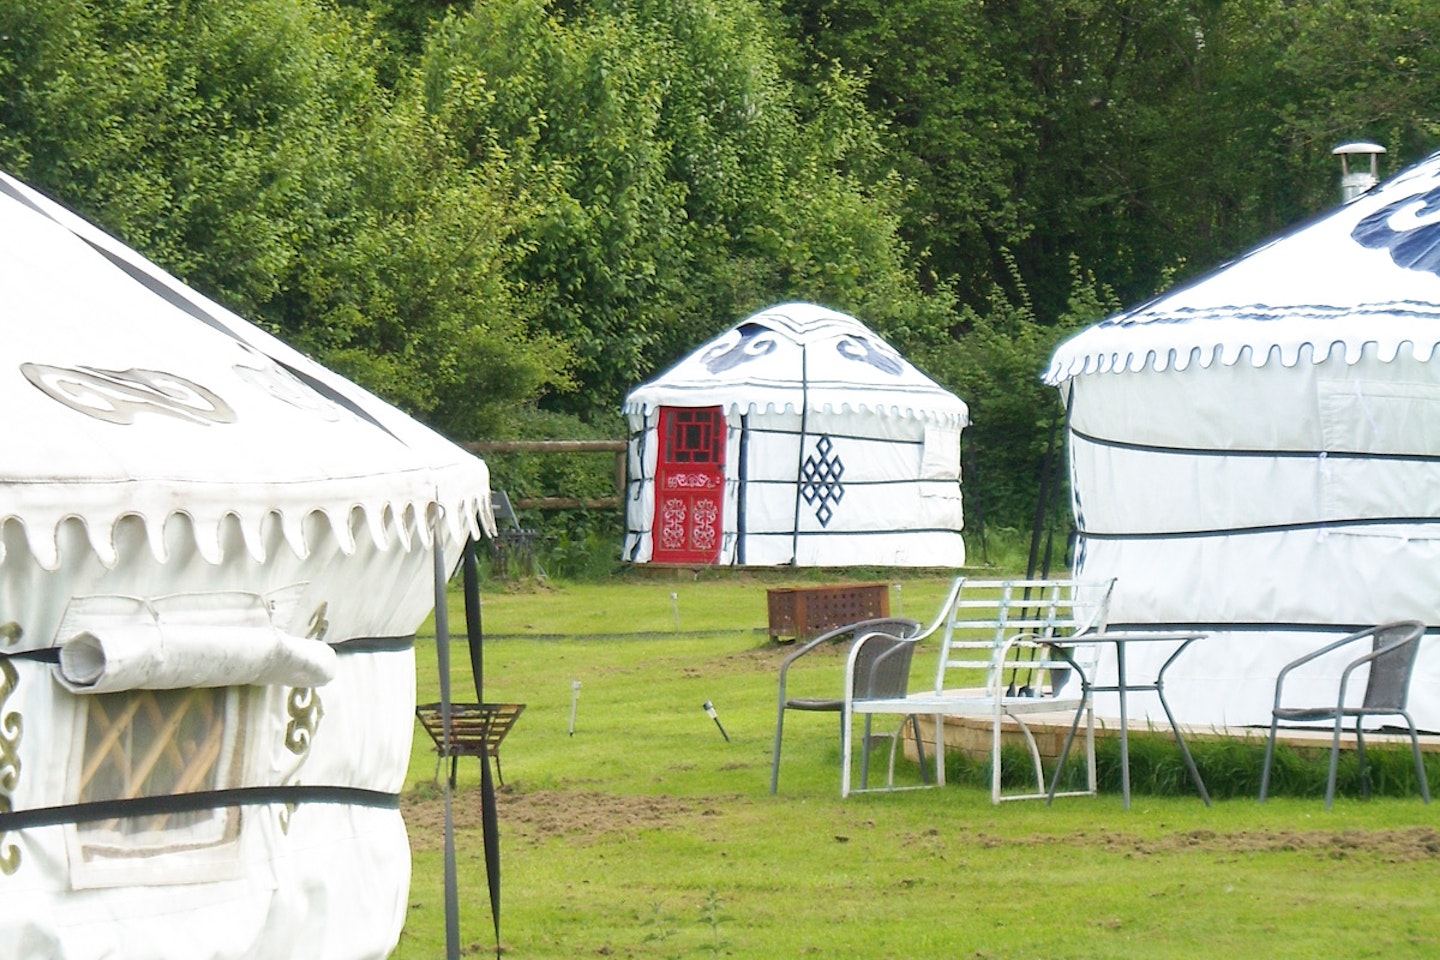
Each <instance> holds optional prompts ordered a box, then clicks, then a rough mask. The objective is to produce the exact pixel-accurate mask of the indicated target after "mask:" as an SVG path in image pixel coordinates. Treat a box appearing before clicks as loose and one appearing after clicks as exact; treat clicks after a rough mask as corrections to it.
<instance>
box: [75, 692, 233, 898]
mask: <svg viewBox="0 0 1440 960" xmlns="http://www.w3.org/2000/svg"><path fill="white" fill-rule="evenodd" d="M247 698H248V688H244V687H211V688H189V689H180V690H131V691H126V692H124V693H108V694H97V695H94V696H85V697H78V698H77V700H78V701H79V704H80V706H79V711H80V713H81V717H82V722H83V725H84V732H83V736H80V737H78V738H77V744H78V748H79V753H80V756H79V757H78V758H77V759H78V768H77V767H72V770H77V769H78V781H79V783H78V791H77V794H76V798H75V799H76V801H77V802H78V803H96V802H103V801H109V800H124V799H130V798H134V797H156V796H170V795H175V794H184V793H196V792H201V791H208V790H220V789H225V788H227V787H232V786H235V785H236V784H237V783H238V782H239V780H240V769H239V767H240V758H241V749H240V747H241V740H242V736H241V729H242V724H241V722H240V717H241V716H242V715H243V713H244V706H245V701H246V700H247ZM72 832H73V837H72V843H71V867H72V870H73V871H75V872H76V873H77V874H78V875H79V876H81V877H82V878H83V877H84V876H85V875H86V873H87V868H92V867H97V866H98V867H99V868H100V873H101V875H104V874H106V873H108V872H110V871H106V870H105V868H104V866H103V864H105V862H106V861H117V860H118V861H121V862H123V861H126V860H132V861H133V859H134V858H135V857H136V856H137V855H151V854H159V853H166V852H172V851H193V850H197V849H203V848H206V847H214V846H217V845H222V844H227V843H229V842H230V841H233V840H234V839H235V837H236V836H237V834H238V832H239V814H238V812H237V811H236V810H235V809H234V808H224V807H222V808H219V809H211V808H205V809H201V810H196V811H189V812H183V813H168V814H158V815H155V816H144V817H117V818H113V819H109V820H93V821H86V822H82V823H79V824H76V825H75V827H74V828H73V831H72ZM92 879H96V880H98V881H99V882H101V883H103V882H104V881H103V880H100V879H99V878H98V877H94V878H92ZM171 879H174V878H171ZM115 882H124V877H123V876H117V877H116V878H115Z"/></svg>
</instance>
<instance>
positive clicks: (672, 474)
mask: <svg viewBox="0 0 1440 960" xmlns="http://www.w3.org/2000/svg"><path fill="white" fill-rule="evenodd" d="M659 432H660V452H659V455H658V456H657V458H656V466H655V518H654V521H653V523H652V530H653V537H654V543H655V549H654V552H653V556H652V559H653V560H654V561H655V562H656V563H718V562H719V560H720V532H721V529H722V527H721V511H722V506H723V504H724V495H725V415H724V414H723V413H722V412H721V409H720V408H719V407H661V408H660V431H659Z"/></svg>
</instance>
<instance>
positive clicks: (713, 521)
mask: <svg viewBox="0 0 1440 960" xmlns="http://www.w3.org/2000/svg"><path fill="white" fill-rule="evenodd" d="M693 507H694V509H692V510H691V511H690V547H691V549H693V550H704V551H707V552H708V551H710V550H714V549H715V545H716V544H717V543H718V542H719V540H720V535H719V529H718V528H719V523H718V522H717V521H718V520H719V519H720V505H719V504H718V503H716V502H715V501H714V500H696V501H695V503H694V505H693Z"/></svg>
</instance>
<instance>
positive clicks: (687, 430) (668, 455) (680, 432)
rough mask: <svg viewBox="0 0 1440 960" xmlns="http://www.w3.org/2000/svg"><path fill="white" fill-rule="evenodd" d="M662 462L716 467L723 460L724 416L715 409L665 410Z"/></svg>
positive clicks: (717, 408)
mask: <svg viewBox="0 0 1440 960" xmlns="http://www.w3.org/2000/svg"><path fill="white" fill-rule="evenodd" d="M664 413H665V414H666V417H665V420H666V426H667V427H668V429H667V430H666V432H665V445H664V448H663V449H664V451H665V459H666V461H667V462H669V463H719V462H721V461H722V460H724V459H725V416H724V414H723V413H722V411H721V409H720V408H719V407H699V408H695V409H687V408H668V409H666V410H665V411H664Z"/></svg>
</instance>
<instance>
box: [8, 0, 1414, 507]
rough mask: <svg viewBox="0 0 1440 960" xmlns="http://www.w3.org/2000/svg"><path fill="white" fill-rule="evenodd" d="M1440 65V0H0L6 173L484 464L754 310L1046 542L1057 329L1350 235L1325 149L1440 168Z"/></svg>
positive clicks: (611, 397)
mask: <svg viewBox="0 0 1440 960" xmlns="http://www.w3.org/2000/svg"><path fill="white" fill-rule="evenodd" d="M1437 40H1440V5H1435V4H1433V3H1429V2H1428V0H1330V2H1324V3H1319V2H1316V3H1303V2H1295V0H1119V2H1112V0H1044V2H1041V0H909V2H906V3H893V2H887V0H843V2H842V0H226V2H220V0H113V2H109V3H103V4H97V3H93V2H89V0H0V167H4V168H5V169H6V170H8V171H9V172H11V173H13V174H15V175H17V176H19V177H21V178H22V179H24V180H26V181H28V182H30V183H32V184H34V185H35V186H37V187H39V188H40V189H42V190H45V191H47V192H48V193H50V194H51V195H53V196H55V197H57V199H59V200H61V201H62V202H65V203H67V204H69V205H70V206H72V207H74V208H75V209H77V210H78V211H79V212H80V213H82V214H84V215H86V216H88V217H90V218H92V219H94V220H96V221H98V222H99V223H101V224H102V225H104V226H105V227H106V228H107V229H108V230H110V231H111V232H113V233H115V234H116V235H117V236H119V237H121V238H122V239H124V240H125V241H126V242H128V243H130V244H132V245H133V246H135V247H137V248H138V249H140V250H142V251H143V252H144V253H145V254H146V255H148V256H150V257H151V258H152V259H154V260H156V261H157V262H159V263H160V264H161V265H163V266H164V267H166V268H167V269H169V270H171V271H173V272H175V273H176V274H177V275H179V276H181V277H182V278H183V279H185V280H186V281H187V282H190V283H192V284H194V285H196V286H197V287H199V288H200V289H202V290H204V291H205V292H207V293H208V294H210V295H212V296H214V297H216V298H217V299H219V300H220V301H222V302H224V303H226V304H227V305H229V306H231V307H232V308H234V309H236V310H237V311H239V312H240V313H242V314H244V315H246V316H247V317H250V318H251V319H254V320H256V321H257V322H260V323H262V324H264V325H266V326H267V327H268V328H270V329H272V330H274V331H276V332H277V333H279V334H280V335H282V336H284V337H285V338H286V339H288V340H290V341H291V342H293V343H295V344H296V345H297V346H299V347H301V348H302V349H305V350H307V351H309V352H310V353H312V354H314V355H315V356H316V357H317V359H320V360H321V361H323V362H325V363H328V364H330V365H332V366H335V367H337V368H339V369H341V370H342V371H344V372H346V373H348V374H350V375H351V376H353V377H355V378H356V379H358V380H360V381H361V382H362V383H364V384H366V385H367V386H369V387H371V388H372V389H374V390H376V391H377V392H379V393H381V394H382V395H384V396H386V397H388V398H389V399H391V400H393V401H394V402H396V403H398V404H400V405H401V406H403V407H405V408H406V409H408V410H410V411H411V412H413V413H415V414H416V415H417V416H420V417H422V418H423V419H426V420H428V421H429V422H431V423H433V424H435V425H436V426H437V427H439V428H440V429H442V430H444V431H446V432H448V433H450V434H452V435H454V436H457V437H463V438H470V437H480V436H486V437H505V436H516V435H522V434H529V435H534V434H535V433H536V432H539V433H542V434H543V435H548V436H554V435H559V434H566V433H570V434H574V435H582V434H584V435H595V434H602V435H603V434H606V433H611V434H612V435H613V434H614V432H615V431H616V430H617V429H618V424H617V422H616V420H615V411H616V408H617V405H618V403H619V401H620V399H621V397H622V396H623V394H624V392H625V391H626V390H627V389H628V388H629V387H630V386H632V385H634V384H635V383H637V382H638V381H640V380H641V379H643V378H645V377H647V376H649V375H652V374H653V373H655V372H657V371H658V370H659V369H661V368H663V367H664V366H665V365H667V364H669V363H670V362H672V361H673V360H674V359H675V358H676V357H678V356H679V355H680V354H681V353H682V352H683V351H685V350H687V349H689V348H691V347H693V346H694V345H695V344H696V343H699V342H701V341H702V340H703V339H705V338H706V337H708V336H710V335H711V334H713V333H714V332H716V331H718V330H719V329H722V328H723V327H725V326H727V325H729V324H731V323H733V322H735V321H736V320H737V319H739V318H740V317H742V316H744V315H745V314H747V313H749V312H751V311H753V310H755V309H757V308H759V307H762V306H765V305H766V304H769V303H774V302H778V301H782V300H787V299H809V300H816V301H819V302H823V303H826V304H828V305H831V306H834V307H837V308H839V309H842V310H846V311H848V312H852V313H854V314H856V315H857V316H859V317H861V318H862V319H863V320H865V321H866V322H867V323H869V324H871V325H872V326H874V327H875V328H877V329H878V330H879V331H880V332H881V333H882V334H884V335H886V336H887V337H889V338H890V339H891V340H892V342H894V343H895V344H896V345H897V346H898V347H900V348H901V349H902V350H904V351H905V352H907V353H908V354H909V355H910V356H911V357H912V358H913V359H915V360H916V361H917V362H918V363H919V364H920V365H921V366H922V367H924V368H925V369H927V370H929V371H930V372H931V373H932V374H934V375H935V376H937V377H938V378H940V379H941V380H943V381H944V382H946V383H947V384H948V385H949V386H951V387H953V388H954V389H956V391H957V392H959V393H960V394H961V395H962V396H964V397H965V398H966V399H967V400H968V401H969V402H970V404H971V407H972V413H973V415H974V418H975V425H974V427H973V428H972V431H971V435H972V437H973V438H974V441H975V458H974V461H973V463H972V464H971V465H970V466H971V467H972V469H973V472H972V474H971V479H972V481H973V482H974V485H975V488H974V489H972V490H971V493H970V497H971V499H972V502H976V501H978V502H981V503H983V504H984V507H985V510H986V512H987V514H988V515H989V516H990V517H991V518H992V519H998V520H1000V521H1002V522H1006V523H1009V524H1012V525H1016V526H1021V525H1024V524H1025V523H1027V522H1028V515H1029V513H1030V511H1031V510H1032V509H1033V504H1034V501H1035V493H1036V490H1037V488H1038V472H1039V469H1040V464H1041V462H1042V459H1043V454H1044V450H1045V448H1046V446H1047V443H1048V436H1049V425H1050V423H1051V422H1052V420H1053V419H1054V417H1055V416H1056V414H1057V411H1058V403H1057V398H1056V397H1055V396H1054V395H1053V393H1052V392H1051V391H1048V390H1045V389H1044V388H1042V387H1041V386H1040V385H1039V384H1038V381H1037V375H1038V373H1039V371H1040V370H1041V369H1042V368H1043V366H1044V365H1045V361H1046V359H1047V357H1048V355H1049V353H1050V351H1051V350H1052V349H1053V348H1054V345H1055V344H1056V343H1057V342H1058V340H1059V338H1060V337H1062V336H1063V335H1065V334H1066V333H1067V332H1068V331H1071V330H1073V329H1075V328H1077V327H1078V326H1079V325H1082V324H1084V323H1087V322H1090V321H1092V320H1093V319H1095V318H1096V317H1098V316H1100V315H1103V314H1104V313H1105V312H1107V311H1110V310H1113V309H1115V308H1116V307H1117V306H1119V305H1120V304H1123V303H1128V302H1133V301H1136V300H1138V299H1140V298H1143V297H1146V296H1149V295H1150V294H1152V293H1154V292H1156V291H1158V290H1160V289H1162V288H1163V287H1164V286H1166V285H1167V284H1169V283H1171V282H1174V281H1175V280H1176V279H1181V278H1184V277H1187V276H1190V275H1193V274H1195V273H1197V272H1200V271H1203V270H1207V269H1209V268H1211V267H1213V266H1214V265H1215V264H1217V263H1218V262H1220V261H1223V260H1224V259H1226V258H1228V257H1230V256H1233V255H1235V254H1237V253H1239V252H1241V251H1242V250H1244V249H1245V248H1246V247H1247V246H1249V245H1251V244H1253V243H1255V242H1257V241H1259V240H1261V239H1262V238H1264V237H1266V236H1268V235H1270V234H1272V233H1274V232H1276V231H1278V230H1281V229H1284V228H1286V227H1287V226H1289V225H1291V224H1293V223H1295V222H1297V221H1299V220H1301V219H1303V218H1304V217H1306V216H1308V215H1310V214H1312V213H1314V212H1315V211H1317V210H1319V209H1322V208H1324V207H1327V206H1330V205H1332V204H1333V203H1334V202H1335V201H1336V196H1337V194H1336V187H1335V180H1336V171H1335V167H1334V164H1333V160H1332V158H1331V157H1330V155H1329V154H1330V150H1331V148H1332V147H1333V146H1335V145H1336V144H1337V143H1339V142H1342V141H1345V140H1350V139H1361V138H1363V139H1373V140H1377V141H1379V142H1381V143H1384V144H1386V145H1387V146H1388V147H1389V148H1390V150H1391V155H1390V156H1391V160H1390V169H1391V170H1396V169H1398V168H1399V167H1400V166H1401V165H1403V164H1405V163H1408V162H1411V161H1413V160H1415V159H1418V158H1419V157H1421V156H1423V155H1424V154H1425V153H1427V152H1428V151H1430V150H1432V149H1434V148H1435V147H1436V146H1437V145H1440V118H1437V116H1436V113H1435V106H1434V105H1435V104H1436V103H1437V102H1440V97H1437V92H1440V91H1437V87H1440V69H1437V67H1440V63H1437V61H1440V53H1437V50H1440V45H1437V42H1436V41H1437ZM531 472H532V473H533V472H534V471H531ZM521 482H523V480H521ZM567 482H569V481H567ZM575 482H576V483H578V482H579V481H578V480H576V481H575ZM535 492H547V491H535Z"/></svg>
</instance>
